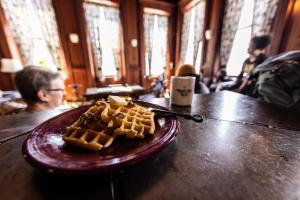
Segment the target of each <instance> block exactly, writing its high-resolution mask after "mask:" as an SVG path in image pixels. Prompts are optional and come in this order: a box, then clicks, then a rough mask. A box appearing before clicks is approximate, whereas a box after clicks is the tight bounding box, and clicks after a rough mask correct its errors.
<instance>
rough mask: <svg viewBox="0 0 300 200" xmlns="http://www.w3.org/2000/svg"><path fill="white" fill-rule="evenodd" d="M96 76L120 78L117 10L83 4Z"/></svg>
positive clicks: (118, 19) (118, 18)
mask: <svg viewBox="0 0 300 200" xmlns="http://www.w3.org/2000/svg"><path fill="white" fill-rule="evenodd" d="M84 10H85V17H86V22H87V29H88V33H89V36H90V40H91V46H92V53H93V57H94V64H95V68H96V74H97V77H98V78H99V79H104V78H105V77H114V78H115V79H120V78H121V70H120V67H121V62H120V60H121V38H120V34H121V32H120V24H121V23H120V12H119V8H114V7H108V6H102V5H96V4H92V3H84Z"/></svg>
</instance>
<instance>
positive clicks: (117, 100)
mask: <svg viewBox="0 0 300 200" xmlns="http://www.w3.org/2000/svg"><path fill="white" fill-rule="evenodd" d="M108 100H109V101H110V103H111V104H112V105H116V106H126V105H127V104H128V102H127V101H126V100H125V99H123V98H121V97H118V96H112V95H109V96H108Z"/></svg>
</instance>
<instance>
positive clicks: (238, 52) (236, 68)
mask: <svg viewBox="0 0 300 200" xmlns="http://www.w3.org/2000/svg"><path fill="white" fill-rule="evenodd" d="M253 6H254V1H253V0H247V1H245V2H244V5H243V8H242V11H241V17H240V20H239V25H238V30H237V32H236V34H235V37H234V40H233V45H232V49H231V52H230V55H229V59H228V62H227V69H226V70H227V74H228V75H229V76H237V75H238V74H239V73H240V72H241V70H242V67H243V63H244V61H245V59H246V58H247V57H248V56H249V55H248V53H247V49H248V46H249V42H250V40H251V30H252V19H253Z"/></svg>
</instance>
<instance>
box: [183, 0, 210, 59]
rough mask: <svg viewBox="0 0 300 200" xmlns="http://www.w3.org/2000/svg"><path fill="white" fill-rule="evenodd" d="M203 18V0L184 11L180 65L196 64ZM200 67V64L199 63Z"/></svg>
mask: <svg viewBox="0 0 300 200" xmlns="http://www.w3.org/2000/svg"><path fill="white" fill-rule="evenodd" d="M204 17H205V0H201V1H200V2H199V3H198V4H197V5H195V6H194V7H192V8H191V9H190V10H188V11H186V12H185V13H184V15H183V24H182V30H181V52H180V59H181V62H182V64H192V65H195V64H196V60H197V59H201V58H197V55H199V54H198V53H199V51H201V49H200V48H201V47H202V46H200V42H201V40H202V35H203V26H204ZM199 65H200V63H199Z"/></svg>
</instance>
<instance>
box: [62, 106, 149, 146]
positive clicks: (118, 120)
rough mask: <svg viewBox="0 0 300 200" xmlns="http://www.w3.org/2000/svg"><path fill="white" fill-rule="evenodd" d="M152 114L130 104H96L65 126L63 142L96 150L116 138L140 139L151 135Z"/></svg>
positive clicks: (108, 144) (109, 143)
mask: <svg viewBox="0 0 300 200" xmlns="http://www.w3.org/2000/svg"><path fill="white" fill-rule="evenodd" d="M154 130H155V124H154V113H152V112H150V111H148V110H147V109H146V108H144V107H142V106H139V105H137V104H135V103H132V102H131V101H130V102H128V104H127V105H114V104H113V103H108V102H105V101H98V102H97V103H96V105H95V106H92V107H91V108H90V109H88V111H86V112H85V113H84V114H82V115H81V116H80V117H79V119H78V120H77V121H75V122H74V123H73V124H72V125H71V126H68V127H67V128H66V130H65V133H64V135H63V140H64V141H65V142H66V143H69V144H72V145H75V146H79V147H81V148H85V149H89V150H93V151H98V150H100V149H102V148H106V147H108V146H110V145H111V144H112V143H113V141H114V139H115V138H116V137H118V136H120V135H123V136H126V137H127V138H144V137H145V134H154Z"/></svg>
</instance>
